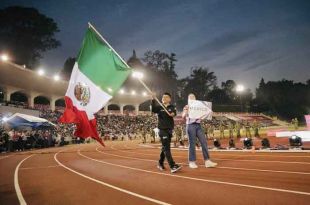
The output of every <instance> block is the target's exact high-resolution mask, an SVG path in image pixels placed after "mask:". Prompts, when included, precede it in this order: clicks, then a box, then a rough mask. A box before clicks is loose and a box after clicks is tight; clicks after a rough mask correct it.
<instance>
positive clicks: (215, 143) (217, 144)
mask: <svg viewBox="0 0 310 205" xmlns="http://www.w3.org/2000/svg"><path fill="white" fill-rule="evenodd" d="M213 145H214V147H215V148H218V149H220V148H221V143H220V140H218V139H214V140H213Z"/></svg>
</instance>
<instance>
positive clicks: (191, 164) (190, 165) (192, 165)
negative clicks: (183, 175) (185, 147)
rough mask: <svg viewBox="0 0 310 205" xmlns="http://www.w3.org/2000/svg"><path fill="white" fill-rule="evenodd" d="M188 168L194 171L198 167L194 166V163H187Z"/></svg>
mask: <svg viewBox="0 0 310 205" xmlns="http://www.w3.org/2000/svg"><path fill="white" fill-rule="evenodd" d="M188 165H189V168H192V169H196V168H198V166H197V164H196V162H189V164H188Z"/></svg>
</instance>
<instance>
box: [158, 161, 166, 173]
mask: <svg viewBox="0 0 310 205" xmlns="http://www.w3.org/2000/svg"><path fill="white" fill-rule="evenodd" d="M157 168H158V169H159V170H160V171H164V170H166V168H165V166H164V165H163V164H159V163H158V164H157Z"/></svg>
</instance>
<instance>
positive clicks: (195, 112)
mask: <svg viewBox="0 0 310 205" xmlns="http://www.w3.org/2000/svg"><path fill="white" fill-rule="evenodd" d="M182 117H183V118H186V132H187V135H188V141H189V148H188V158H189V167H190V168H193V169H194V168H198V166H197V164H196V149H195V144H196V138H198V139H199V141H200V144H201V148H202V153H203V158H204V160H205V166H206V167H207V168H209V167H216V166H217V163H214V162H212V161H211V160H210V155H209V151H208V146H207V141H206V138H205V134H204V132H203V130H202V127H201V124H200V122H201V120H202V119H204V118H207V119H212V110H211V103H209V102H205V101H198V100H196V97H195V95H194V94H189V95H188V105H186V106H185V107H184V109H183V114H182Z"/></svg>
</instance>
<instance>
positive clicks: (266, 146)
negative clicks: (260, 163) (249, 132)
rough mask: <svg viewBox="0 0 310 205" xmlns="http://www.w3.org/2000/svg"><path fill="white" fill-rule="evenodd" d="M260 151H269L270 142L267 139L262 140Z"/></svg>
mask: <svg viewBox="0 0 310 205" xmlns="http://www.w3.org/2000/svg"><path fill="white" fill-rule="evenodd" d="M262 149H270V142H269V140H268V139H267V138H264V139H262Z"/></svg>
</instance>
